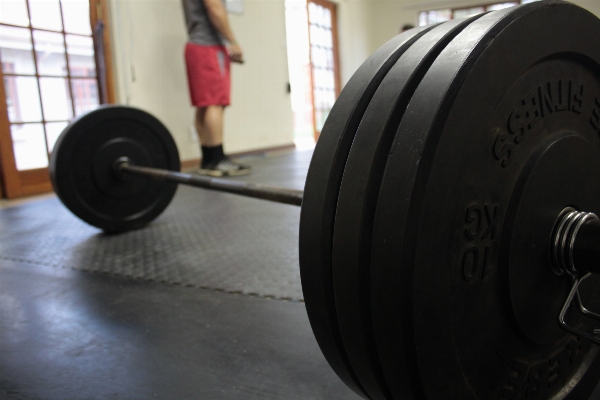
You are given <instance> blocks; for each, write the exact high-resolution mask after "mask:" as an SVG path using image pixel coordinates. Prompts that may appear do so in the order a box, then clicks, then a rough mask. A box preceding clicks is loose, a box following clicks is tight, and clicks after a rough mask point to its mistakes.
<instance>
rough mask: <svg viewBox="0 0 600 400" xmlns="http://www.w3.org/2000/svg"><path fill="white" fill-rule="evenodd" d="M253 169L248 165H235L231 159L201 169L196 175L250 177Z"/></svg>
mask: <svg viewBox="0 0 600 400" xmlns="http://www.w3.org/2000/svg"><path fill="white" fill-rule="evenodd" d="M250 172H252V168H251V167H249V166H247V165H242V164H238V163H234V162H233V161H231V160H230V159H229V158H224V159H222V160H221V161H219V162H218V163H215V164H209V165H205V166H202V167H200V169H199V170H198V171H196V173H198V174H199V175H208V176H214V177H221V176H241V175H248V174H249V173H250Z"/></svg>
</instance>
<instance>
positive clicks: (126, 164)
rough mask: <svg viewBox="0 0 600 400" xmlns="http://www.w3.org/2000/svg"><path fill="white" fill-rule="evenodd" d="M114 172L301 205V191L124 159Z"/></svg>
mask: <svg viewBox="0 0 600 400" xmlns="http://www.w3.org/2000/svg"><path fill="white" fill-rule="evenodd" d="M115 172H116V173H117V175H118V176H123V177H124V176H126V175H140V176H146V177H149V178H152V179H156V180H163V181H169V182H176V183H181V184H184V185H188V186H195V187H200V188H204V189H209V190H216V191H219V192H226V193H233V194H237V195H241V196H246V197H253V198H256V199H262V200H268V201H273V202H276V203H283V204H290V205H294V206H300V205H301V204H302V195H303V191H302V190H294V189H287V188H279V187H274V186H268V185H261V184H257V183H248V182H240V181H234V180H227V179H219V178H211V177H208V176H201V175H195V174H186V173H183V172H175V171H169V170H164V169H158V168H150V167H143V166H139V165H134V164H132V163H131V161H130V160H129V159H127V158H126V157H123V158H119V159H117V160H116V161H115Z"/></svg>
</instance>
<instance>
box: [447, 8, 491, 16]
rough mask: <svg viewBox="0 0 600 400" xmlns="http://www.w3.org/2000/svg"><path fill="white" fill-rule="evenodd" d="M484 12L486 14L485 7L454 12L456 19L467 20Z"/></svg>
mask: <svg viewBox="0 0 600 400" xmlns="http://www.w3.org/2000/svg"><path fill="white" fill-rule="evenodd" d="M482 12H485V8H484V7H471V8H461V9H458V10H454V18H466V17H470V16H472V15H475V14H481V13H482Z"/></svg>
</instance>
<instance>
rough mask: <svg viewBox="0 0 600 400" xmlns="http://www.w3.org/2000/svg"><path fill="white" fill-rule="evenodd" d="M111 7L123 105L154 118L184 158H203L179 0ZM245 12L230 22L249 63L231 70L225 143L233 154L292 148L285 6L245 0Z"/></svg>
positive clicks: (139, 0) (129, 0)
mask: <svg viewBox="0 0 600 400" xmlns="http://www.w3.org/2000/svg"><path fill="white" fill-rule="evenodd" d="M109 5H110V15H111V20H110V23H111V26H110V29H111V30H110V31H111V35H112V44H113V62H114V70H115V76H116V82H115V84H116V86H117V96H118V103H120V104H128V105H131V106H135V107H139V108H142V109H144V110H146V111H149V112H151V113H152V114H154V115H155V116H157V117H158V118H159V119H160V120H161V121H162V122H163V123H164V124H165V125H166V126H167V127H168V128H169V130H170V131H171V133H172V134H173V136H174V138H175V141H176V143H177V147H178V148H179V152H180V157H181V159H182V160H188V159H194V158H198V157H199V151H198V144H197V142H196V141H195V140H193V135H192V134H191V129H192V123H193V113H194V111H193V108H192V107H191V106H190V104H189V95H188V89H187V82H186V75H185V66H184V60H183V48H184V45H185V43H186V41H187V34H186V31H185V27H184V17H183V10H182V6H181V0H110V3H109ZM244 6H245V13H244V15H242V16H238V15H230V22H231V24H232V26H233V29H234V31H235V33H236V36H237V39H238V41H239V42H240V44H241V46H242V47H243V49H244V53H245V59H246V63H245V64H244V65H242V66H238V65H234V66H233V67H232V86H233V88H232V106H231V107H229V108H228V109H227V111H226V118H225V138H224V145H225V149H226V151H227V152H229V153H236V152H244V151H249V150H254V149H263V148H270V147H276V146H282V145H290V144H292V143H293V133H292V113H291V106H290V100H289V95H288V94H287V93H286V84H287V81H288V79H287V58H286V57H287V56H286V49H285V12H284V3H283V0H250V1H249V0H246V1H244Z"/></svg>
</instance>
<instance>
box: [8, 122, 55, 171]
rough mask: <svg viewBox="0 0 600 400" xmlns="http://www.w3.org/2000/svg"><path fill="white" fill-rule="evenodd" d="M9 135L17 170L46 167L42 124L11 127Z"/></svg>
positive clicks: (46, 154)
mask: <svg viewBox="0 0 600 400" xmlns="http://www.w3.org/2000/svg"><path fill="white" fill-rule="evenodd" d="M10 133H11V136H12V141H13V150H14V154H15V163H16V164H17V169H18V170H20V171H23V170H25V169H35V168H45V167H47V166H48V153H47V152H46V140H45V139H44V128H43V125H42V124H24V125H11V127H10Z"/></svg>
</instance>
